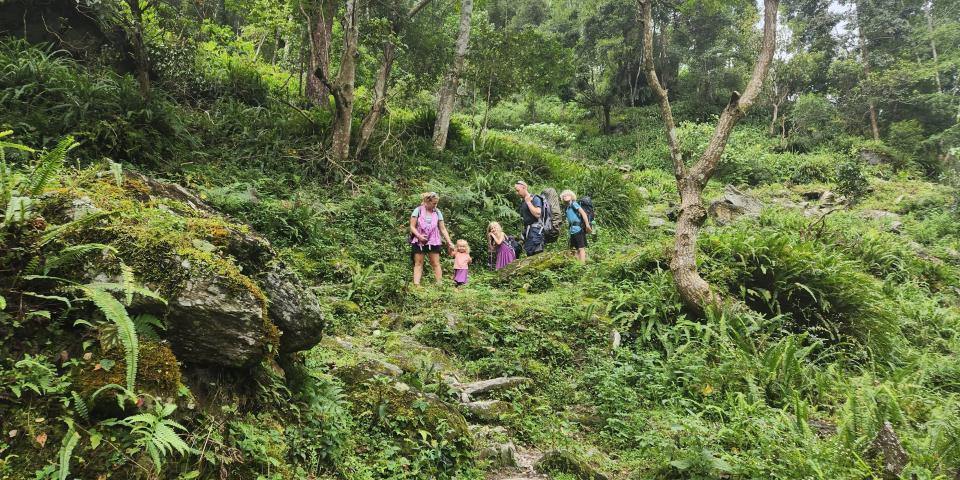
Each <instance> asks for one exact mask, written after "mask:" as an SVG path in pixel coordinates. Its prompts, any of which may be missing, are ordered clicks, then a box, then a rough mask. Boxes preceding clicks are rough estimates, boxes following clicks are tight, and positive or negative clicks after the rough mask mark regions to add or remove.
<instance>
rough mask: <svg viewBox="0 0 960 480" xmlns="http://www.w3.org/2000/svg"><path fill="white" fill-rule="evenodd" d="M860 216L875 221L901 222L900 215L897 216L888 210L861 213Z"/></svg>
mask: <svg viewBox="0 0 960 480" xmlns="http://www.w3.org/2000/svg"><path fill="white" fill-rule="evenodd" d="M860 216H861V217H863V218H865V219H867V220H875V221H896V220H900V215H897V214H896V213H893V212H888V211H886V210H864V211H862V212H860Z"/></svg>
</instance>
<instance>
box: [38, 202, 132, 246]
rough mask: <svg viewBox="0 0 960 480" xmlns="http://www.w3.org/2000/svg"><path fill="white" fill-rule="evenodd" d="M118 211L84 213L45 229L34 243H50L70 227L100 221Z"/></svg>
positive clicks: (41, 244) (39, 244) (42, 244)
mask: <svg viewBox="0 0 960 480" xmlns="http://www.w3.org/2000/svg"><path fill="white" fill-rule="evenodd" d="M119 212H120V210H114V211H111V212H107V211H102V212H94V213H91V214H89V215H84V216H82V217H80V218H79V219H77V220H74V221H72V222H68V223H64V224H63V225H58V226H56V227H53V228H51V229H49V230H47V232H46V233H44V234H43V235H42V236H41V237H40V239H39V240H37V243H36V245H37V246H38V247H42V246H44V245H46V244H48V243H50V242H52V241H54V240H56V239H58V238H60V236H61V235H63V233H64V232H67V231H69V230H70V229H72V228H74V227H82V226H85V225H87V224H90V223H95V222H98V221H100V219H103V218H106V217H109V216H112V215H116V214H117V213H119Z"/></svg>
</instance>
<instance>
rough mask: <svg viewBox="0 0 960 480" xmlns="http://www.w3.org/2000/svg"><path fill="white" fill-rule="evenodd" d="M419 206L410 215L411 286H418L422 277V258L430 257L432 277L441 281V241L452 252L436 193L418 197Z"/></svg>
mask: <svg viewBox="0 0 960 480" xmlns="http://www.w3.org/2000/svg"><path fill="white" fill-rule="evenodd" d="M420 197H421V199H422V202H421V203H420V206H419V207H417V208H414V209H413V213H412V214H410V249H411V253H412V255H413V284H414V285H417V286H419V285H420V279H421V278H422V277H423V257H424V255H429V256H430V266H431V267H433V276H434V277H435V278H436V280H437V283H440V282H441V281H442V280H443V269H442V268H441V266H440V249H441V247H442V246H443V241H444V240H446V242H447V250H448V251H449V252H451V253H452V252H453V242H451V241H450V234H449V233H447V226H446V225H445V224H444V223H443V214H442V213H440V210H439V209H438V208H437V204H438V203H440V195H437V193H436V192H426V193H424V194H423V195H421V196H420Z"/></svg>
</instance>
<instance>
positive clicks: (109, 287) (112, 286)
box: [86, 282, 167, 305]
mask: <svg viewBox="0 0 960 480" xmlns="http://www.w3.org/2000/svg"><path fill="white" fill-rule="evenodd" d="M86 286H87V287H90V288H96V289H98V290H103V291H107V292H116V293H126V291H127V289H130V290H131V291H132V292H133V293H135V294H137V295H140V296H142V297H146V298H152V299H154V300H156V301H158V302H160V303H163V304H164V305H166V304H167V300H166V299H165V298H163V297H161V296H160V294H159V293H157V292H154V291H153V290H150V289H149V288H146V287H141V286H139V285H125V284H123V283H113V282H93V283H88V284H87V285H86Z"/></svg>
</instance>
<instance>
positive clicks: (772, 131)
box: [770, 103, 780, 137]
mask: <svg viewBox="0 0 960 480" xmlns="http://www.w3.org/2000/svg"><path fill="white" fill-rule="evenodd" d="M779 115H780V104H779V103H774V104H773V118H771V119H770V136H771V137H772V136H774V135H776V133H777V117H778V116H779Z"/></svg>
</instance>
